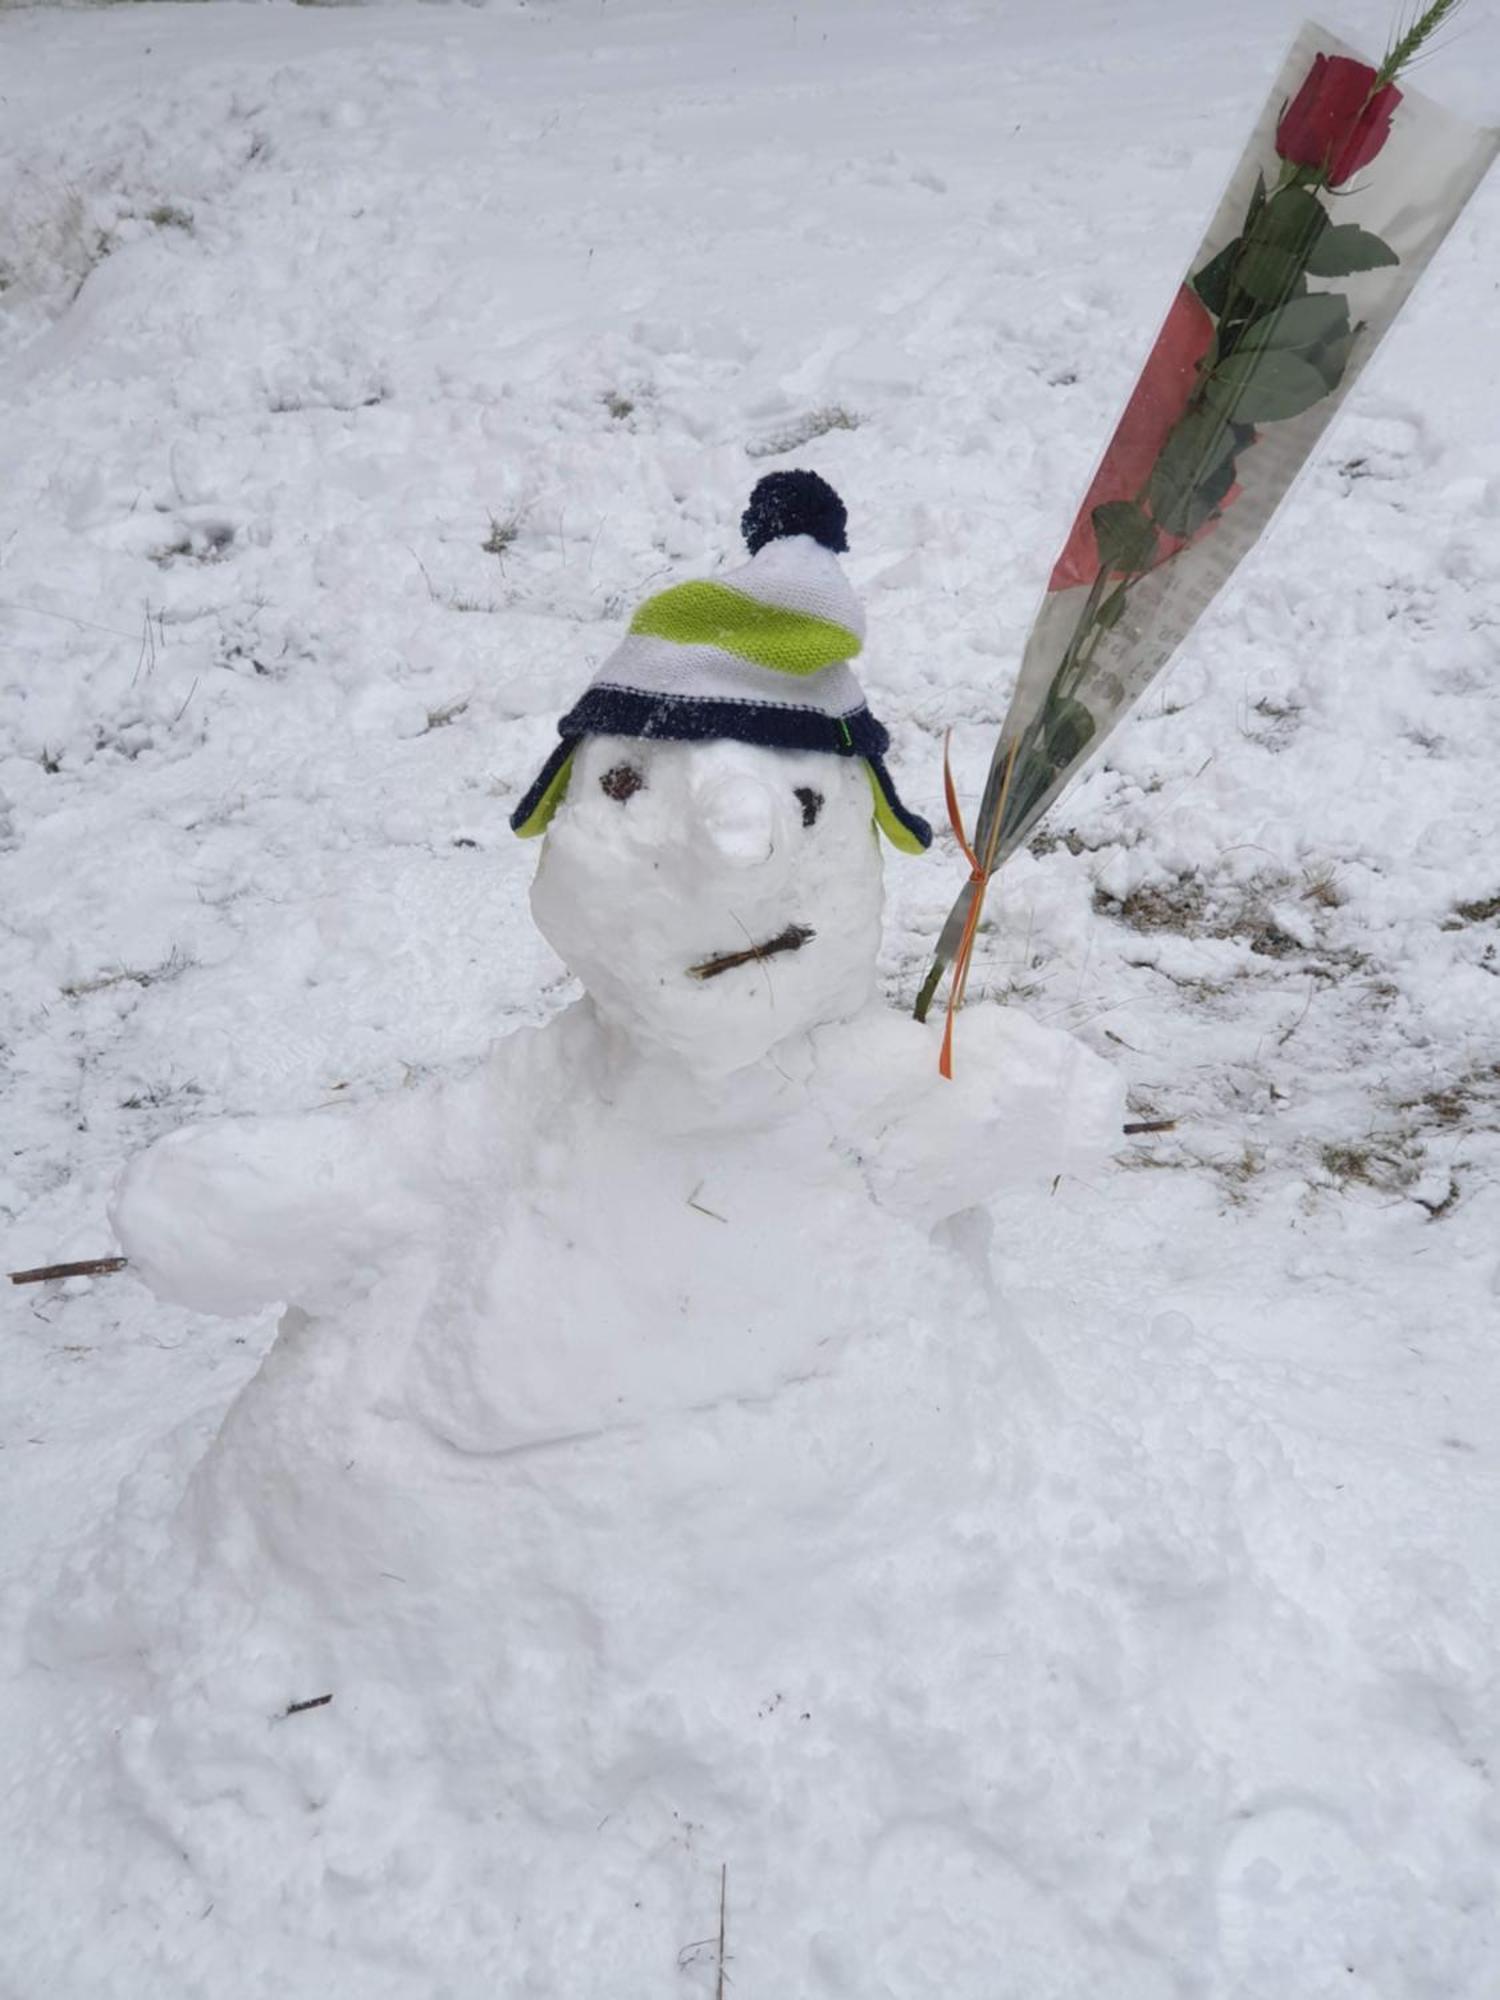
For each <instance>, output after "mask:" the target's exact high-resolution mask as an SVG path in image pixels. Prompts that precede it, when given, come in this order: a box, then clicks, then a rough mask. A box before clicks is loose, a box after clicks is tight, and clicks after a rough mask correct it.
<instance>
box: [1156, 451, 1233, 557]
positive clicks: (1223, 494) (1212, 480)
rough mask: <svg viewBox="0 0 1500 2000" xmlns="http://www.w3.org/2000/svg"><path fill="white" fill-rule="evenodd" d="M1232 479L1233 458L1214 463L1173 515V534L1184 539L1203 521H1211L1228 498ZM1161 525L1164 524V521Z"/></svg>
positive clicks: (1194, 533)
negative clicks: (1217, 463)
mask: <svg viewBox="0 0 1500 2000" xmlns="http://www.w3.org/2000/svg"><path fill="white" fill-rule="evenodd" d="M1234 481H1235V465H1234V460H1233V459H1232V458H1226V459H1225V460H1224V462H1223V464H1222V465H1216V466H1215V467H1214V469H1213V471H1212V472H1210V473H1209V474H1208V476H1207V477H1206V478H1205V479H1203V480H1201V481H1200V482H1199V484H1198V485H1197V486H1195V487H1194V488H1193V490H1192V492H1191V493H1190V494H1189V495H1188V497H1187V501H1186V503H1185V505H1184V506H1183V507H1182V509H1181V510H1180V512H1179V513H1178V514H1177V516H1176V517H1175V519H1174V521H1173V524H1172V529H1171V532H1172V533H1173V534H1174V535H1181V536H1182V538H1183V539H1184V541H1186V540H1187V539H1188V538H1189V537H1190V536H1192V535H1196V534H1197V532H1198V530H1199V529H1200V528H1201V527H1202V526H1203V524H1204V523H1205V521H1211V520H1212V519H1213V517H1214V515H1215V514H1217V513H1218V511H1219V509H1220V507H1221V506H1222V505H1223V504H1224V502H1225V500H1226V499H1228V497H1229V489H1230V488H1231V487H1232V486H1233V485H1234ZM1162 525H1163V526H1165V525H1166V524H1165V522H1164V523H1163V524H1162Z"/></svg>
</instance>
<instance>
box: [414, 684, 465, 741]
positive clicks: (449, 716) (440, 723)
mask: <svg viewBox="0 0 1500 2000" xmlns="http://www.w3.org/2000/svg"><path fill="white" fill-rule="evenodd" d="M468 706H469V697H468V695H466V694H465V695H460V696H459V698H458V700H457V701H448V702H444V703H443V704H442V705H441V706H440V707H438V708H429V709H428V711H427V727H426V729H424V730H423V732H422V734H423V735H424V736H427V735H430V734H431V732H432V731H433V730H434V729H446V728H447V727H448V725H449V723H450V722H457V720H458V718H459V717H460V716H461V715H462V714H463V713H464V711H465V709H467V707H468Z"/></svg>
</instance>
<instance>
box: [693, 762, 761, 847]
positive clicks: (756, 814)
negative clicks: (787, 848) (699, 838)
mask: <svg viewBox="0 0 1500 2000" xmlns="http://www.w3.org/2000/svg"><path fill="white" fill-rule="evenodd" d="M697 808H698V825H699V828H700V830H701V832H702V834H703V838H704V840H705V841H706V842H707V843H708V846H709V848H710V849H711V851H712V852H713V854H714V855H715V856H716V857H717V858H718V859H719V860H721V861H727V862H728V863H729V865H730V866H731V867H733V868H754V867H756V866H758V865H759V864H760V863H761V862H763V861H769V860H770V858H771V856H772V854H773V853H774V852H775V850H776V820H777V812H776V794H775V793H774V792H773V791H772V789H771V787H770V786H769V785H765V784H762V783H761V782H760V780H759V779H758V778H752V777H747V776H745V775H744V774H743V773H738V772H737V773H735V774H734V775H733V776H730V777H722V778H718V779H716V780H715V781H714V782H713V783H712V784H710V785H706V786H705V787H704V788H703V790H702V791H700V792H699V794H698V799H697Z"/></svg>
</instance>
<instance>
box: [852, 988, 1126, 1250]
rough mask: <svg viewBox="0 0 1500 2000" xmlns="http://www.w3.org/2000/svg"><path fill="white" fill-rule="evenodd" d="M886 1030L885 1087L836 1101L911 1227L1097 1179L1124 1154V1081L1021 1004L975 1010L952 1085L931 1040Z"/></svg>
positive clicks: (864, 1159) (911, 1030) (873, 1181)
mask: <svg viewBox="0 0 1500 2000" xmlns="http://www.w3.org/2000/svg"><path fill="white" fill-rule="evenodd" d="M880 1033H881V1044H882V1046H881V1047H880V1053H881V1054H882V1055H883V1057H884V1061H883V1062H882V1063H880V1064H879V1065H874V1064H871V1065H870V1066H869V1067H870V1070H871V1072H872V1073H873V1074H875V1075H877V1076H880V1077H883V1078H884V1080H885V1082H884V1087H883V1088H882V1089H881V1090H880V1091H879V1092H878V1093H877V1094H876V1095H874V1096H873V1097H866V1098H862V1095H861V1092H860V1090H859V1088H858V1087H857V1086H856V1087H853V1088H847V1089H845V1090H843V1091H841V1092H840V1093H839V1095H840V1100H841V1102H842V1104H843V1106H844V1107H845V1117H847V1118H849V1121H850V1122H849V1124H848V1125H847V1126H846V1131H847V1136H848V1140H849V1142H850V1143H851V1144H852V1148H853V1150H854V1152H855V1153H856V1154H857V1156H858V1158H859V1160H860V1163H861V1166H862V1168H863V1171H864V1173H865V1177H866V1180H867V1182H868V1184H869V1187H870V1190H871V1193H872V1194H873V1195H874V1198H875V1200H876V1201H877V1202H878V1203H879V1204H880V1205H881V1207H883V1208H889V1209H891V1210H893V1211H894V1212H895V1213H897V1214H900V1215H902V1216H904V1217H905V1218H906V1219H907V1220H908V1221H911V1222H916V1223H919V1224H921V1225H923V1226H925V1227H931V1226H934V1225H935V1224H937V1223H939V1222H942V1221H944V1220H946V1218H947V1217H949V1216H952V1215H957V1214H960V1213H961V1212H962V1211H963V1210H965V1209H968V1208H972V1207H974V1206H975V1205H976V1204H979V1203H982V1202H985V1201H988V1200H990V1199H992V1198H993V1197H994V1196H995V1195H997V1194H1000V1193H1002V1192H1004V1191H1006V1190H1007V1189H1022V1188H1028V1187H1030V1188H1038V1189H1042V1190H1045V1189H1046V1188H1047V1187H1049V1186H1050V1185H1051V1184H1052V1183H1053V1182H1054V1181H1055V1180H1056V1178H1057V1176H1058V1175H1060V1174H1068V1175H1072V1176H1073V1177H1075V1178H1077V1179H1086V1178H1089V1177H1091V1176H1095V1175H1098V1174H1100V1173H1102V1172H1103V1171H1104V1170H1105V1168H1106V1167H1107V1165H1108V1162H1109V1159H1110V1156H1111V1155H1112V1154H1113V1153H1115V1152H1116V1151H1117V1150H1118V1149H1119V1146H1120V1128H1121V1123H1122V1120H1123V1118H1124V1086H1123V1084H1122V1083H1121V1081H1120V1079H1119V1077H1118V1076H1117V1075H1116V1073H1115V1072H1114V1071H1113V1070H1112V1069H1111V1068H1110V1066H1109V1064H1108V1063H1106V1062H1104V1061H1103V1060H1102V1059H1101V1058H1100V1057H1098V1056H1096V1055H1094V1054H1092V1053H1091V1052H1090V1051H1089V1050H1088V1049H1086V1048H1084V1046H1083V1045H1082V1044H1081V1043H1080V1042H1078V1041H1076V1040H1074V1038H1073V1037H1072V1036H1071V1035H1066V1034H1063V1033H1062V1032H1060V1031H1059V1030H1057V1029H1054V1028H1047V1027H1044V1026H1043V1025H1042V1024H1041V1023H1040V1022H1037V1021H1033V1020H1032V1019H1031V1018H1030V1017H1029V1016H1027V1015H1025V1014H1022V1013H1021V1012H1019V1011H1018V1010H1017V1009H1014V1008H1006V1007H983V1008H979V1007H976V1008H972V1009H970V1010H968V1011H967V1012H965V1014H964V1015H963V1016H962V1019H961V1023H960V1031H959V1038H958V1059H957V1064H956V1072H957V1073H956V1077H955V1080H954V1081H952V1082H948V1081H947V1080H945V1079H944V1078H942V1077H940V1076H939V1075H938V1074H937V1066H936V1065H937V1057H936V1047H937V1044H936V1037H935V1036H932V1035H930V1034H928V1033H926V1032H925V1031H924V1030H920V1029H917V1028H916V1027H915V1024H914V1023H911V1022H904V1021H903V1022H899V1023H896V1024H895V1025H894V1026H888V1025H886V1024H885V1023H882V1024H881V1030H880ZM885 1044H888V1046H884V1045H885ZM872 1053H873V1052H872ZM851 1114H852V1115H851Z"/></svg>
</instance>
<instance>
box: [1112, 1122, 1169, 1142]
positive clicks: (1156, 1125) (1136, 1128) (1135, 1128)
mask: <svg viewBox="0 0 1500 2000" xmlns="http://www.w3.org/2000/svg"><path fill="white" fill-rule="evenodd" d="M1123 1129H1124V1132H1125V1136H1126V1138H1127V1139H1134V1138H1137V1137H1139V1135H1140V1134H1141V1133H1142V1132H1175V1131H1176V1130H1177V1120H1176V1119H1175V1118H1137V1119H1135V1120H1134V1121H1133V1122H1132V1123H1131V1124H1129V1125H1127V1126H1125V1127H1124V1128H1123Z"/></svg>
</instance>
